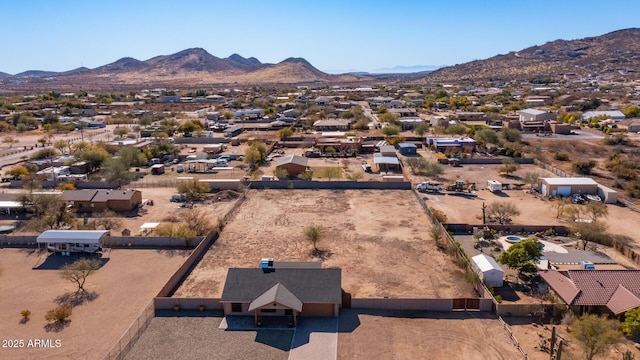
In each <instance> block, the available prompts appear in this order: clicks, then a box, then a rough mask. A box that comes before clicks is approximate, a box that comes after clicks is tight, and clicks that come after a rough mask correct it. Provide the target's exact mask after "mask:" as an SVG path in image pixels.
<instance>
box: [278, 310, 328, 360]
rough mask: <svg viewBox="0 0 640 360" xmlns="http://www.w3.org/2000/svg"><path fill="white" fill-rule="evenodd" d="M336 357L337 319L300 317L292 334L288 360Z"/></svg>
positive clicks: (323, 359) (325, 359)
mask: <svg viewBox="0 0 640 360" xmlns="http://www.w3.org/2000/svg"><path fill="white" fill-rule="evenodd" d="M337 358H338V319H337V318H300V322H299V323H298V326H297V327H296V329H295V333H294V334H293V341H292V342H291V350H290V351H289V360H335V359H337Z"/></svg>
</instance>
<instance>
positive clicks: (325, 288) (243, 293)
mask: <svg viewBox="0 0 640 360" xmlns="http://www.w3.org/2000/svg"><path fill="white" fill-rule="evenodd" d="M271 264H272V265H269V266H266V267H261V268H230V269H229V270H228V272H227V279H226V281H225V284H224V289H223V290H222V296H221V298H220V303H222V306H223V308H224V314H225V316H230V315H244V316H247V315H249V316H254V318H255V322H256V324H257V325H260V323H261V318H262V317H263V316H282V317H286V318H287V319H288V320H289V322H290V323H291V324H292V325H295V324H296V323H297V319H298V316H326V317H336V316H338V313H339V311H340V307H341V306H342V288H341V286H342V282H341V281H342V270H341V269H335V268H319V267H318V266H317V265H315V264H316V263H309V264H308V265H307V263H296V264H298V266H292V267H288V266H283V267H280V266H278V265H277V263H273V261H271ZM285 264H286V263H285Z"/></svg>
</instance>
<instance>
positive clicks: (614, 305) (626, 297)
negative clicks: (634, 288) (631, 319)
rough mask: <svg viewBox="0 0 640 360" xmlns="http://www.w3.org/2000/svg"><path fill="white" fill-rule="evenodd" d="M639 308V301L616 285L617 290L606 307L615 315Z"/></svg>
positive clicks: (623, 288) (629, 292) (622, 287)
mask: <svg viewBox="0 0 640 360" xmlns="http://www.w3.org/2000/svg"><path fill="white" fill-rule="evenodd" d="M639 306H640V299H639V298H638V297H637V296H635V295H634V294H633V293H632V292H631V291H629V290H627V289H626V288H625V287H624V286H622V285H618V289H617V290H616V292H615V293H613V296H612V297H611V299H609V302H608V303H607V307H608V308H609V309H610V310H611V311H612V312H613V313H614V314H616V315H618V314H622V313H623V312H625V311H627V310H630V309H635V308H637V307H639Z"/></svg>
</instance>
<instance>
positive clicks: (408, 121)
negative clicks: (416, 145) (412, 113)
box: [398, 117, 426, 130]
mask: <svg viewBox="0 0 640 360" xmlns="http://www.w3.org/2000/svg"><path fill="white" fill-rule="evenodd" d="M398 121H399V122H400V127H401V128H402V130H413V129H415V128H416V127H417V126H418V125H420V124H426V121H425V120H424V119H423V118H420V117H404V118H400V119H399V120H398Z"/></svg>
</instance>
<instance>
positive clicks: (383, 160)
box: [373, 153, 402, 172]
mask: <svg viewBox="0 0 640 360" xmlns="http://www.w3.org/2000/svg"><path fill="white" fill-rule="evenodd" d="M373 163H374V164H375V165H377V166H378V170H380V171H383V172H389V171H393V172H402V168H401V166H400V160H398V158H397V157H396V156H395V155H394V156H384V155H382V154H381V153H374V154H373Z"/></svg>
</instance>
